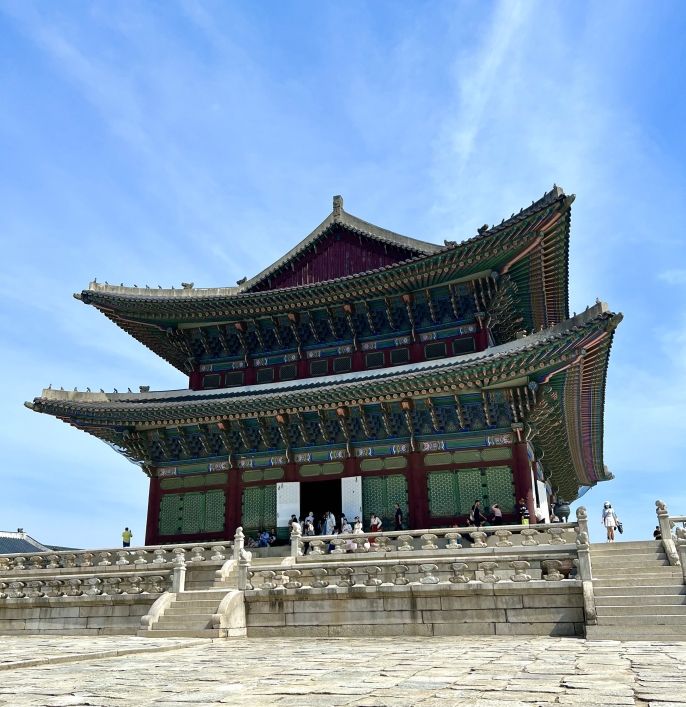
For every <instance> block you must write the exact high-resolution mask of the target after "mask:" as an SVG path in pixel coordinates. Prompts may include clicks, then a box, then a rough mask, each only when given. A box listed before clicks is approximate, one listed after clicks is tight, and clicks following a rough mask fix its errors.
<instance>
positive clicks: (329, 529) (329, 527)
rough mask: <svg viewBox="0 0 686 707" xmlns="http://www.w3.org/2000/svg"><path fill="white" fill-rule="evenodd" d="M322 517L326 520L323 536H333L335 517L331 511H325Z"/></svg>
mask: <svg viewBox="0 0 686 707" xmlns="http://www.w3.org/2000/svg"><path fill="white" fill-rule="evenodd" d="M324 517H325V519H326V521H325V523H324V530H325V531H326V532H325V535H333V531H334V529H335V528H336V516H335V515H334V514H333V513H332V512H331V511H327V512H326V513H325V516H324Z"/></svg>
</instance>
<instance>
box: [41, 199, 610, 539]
mask: <svg viewBox="0 0 686 707" xmlns="http://www.w3.org/2000/svg"><path fill="white" fill-rule="evenodd" d="M573 200H574V197H573V196H572V195H566V194H565V193H564V192H563V190H562V189H560V188H559V187H554V188H553V189H552V190H551V191H550V192H548V193H547V194H545V195H544V196H543V197H542V198H541V199H540V200H538V201H536V202H534V203H532V205H531V206H529V207H527V208H525V209H522V210H521V211H520V212H519V213H518V214H513V215H512V216H511V217H510V218H509V219H506V220H504V221H503V222H502V223H501V224H500V225H498V226H494V227H491V228H489V227H488V226H483V227H482V228H480V229H478V234H477V235H475V236H474V237H472V238H469V239H467V240H465V241H462V242H459V243H458V242H451V241H447V242H445V244H444V245H437V244H434V243H429V242H425V241H421V240H415V239H413V238H408V237H405V236H401V235H398V234H396V233H393V232H391V231H387V230H385V229H383V228H379V227H377V226H374V225H372V224H369V223H367V222H366V221H363V220H361V219H359V218H357V217H355V216H352V215H351V214H349V213H347V212H346V211H345V210H344V209H343V200H342V199H341V198H340V197H338V196H337V197H334V199H333V210H332V212H331V213H330V214H329V216H327V218H326V219H325V220H324V221H323V222H322V223H321V224H320V225H319V226H318V227H317V228H316V229H315V230H314V231H313V232H312V233H311V234H310V235H308V236H307V237H306V238H305V239H304V240H303V241H301V242H300V243H299V244H298V245H296V246H295V247H294V248H293V249H291V250H290V251H289V252H288V253H286V254H285V255H284V256H283V257H282V258H281V259H280V260H278V261H277V262H275V263H273V264H272V265H270V266H269V267H267V268H266V269H265V270H263V271H262V272H261V273H259V274H258V275H256V276H255V277H253V278H252V279H249V280H242V281H240V282H239V283H238V286H237V287H226V288H216V289H199V288H196V287H194V286H193V285H192V284H186V285H184V286H183V288H181V289H170V290H167V289H156V290H153V289H148V288H136V287H117V286H112V285H107V284H104V285H103V284H100V283H97V282H93V283H91V284H90V286H89V287H88V289H86V290H84V291H83V292H81V293H79V294H76V295H75V297H76V298H77V299H79V300H81V301H82V302H83V303H84V304H88V305H91V306H93V307H95V308H96V309H98V310H100V311H101V312H102V313H103V314H104V315H105V316H106V317H108V318H109V319H111V320H112V321H113V322H114V323H115V324H117V325H118V326H119V327H121V328H122V329H123V330H124V331H126V332H128V333H129V334H130V335H131V336H133V337H135V338H136V339H138V340H139V341H140V342H141V343H142V344H143V345H145V346H147V347H148V348H149V349H151V350H152V351H153V352H155V353H156V354H158V355H159V356H161V357H162V358H164V359H165V360H167V361H168V362H169V363H170V364H171V365H173V366H175V367H176V368H178V369H179V370H180V371H182V372H183V373H185V374H187V375H188V378H189V387H188V389H184V390H168V391H150V390H148V389H147V388H146V387H141V389H140V392H138V393H131V392H128V393H118V392H114V393H92V392H77V391H74V392H67V391H62V390H54V389H47V390H44V391H43V393H42V395H41V396H40V397H38V398H35V399H34V400H33V402H31V403H27V406H28V407H30V408H31V409H33V410H35V411H37V412H43V413H47V414H50V415H53V416H55V417H57V418H59V419H61V420H63V421H65V422H68V423H69V424H70V425H72V426H73V427H76V428H78V429H81V430H84V431H86V432H88V433H90V434H92V435H95V436H96V437H99V438H100V439H102V440H103V441H104V442H106V443H107V444H109V445H111V446H112V447H114V448H115V449H116V450H117V451H118V452H120V453H121V454H123V455H124V456H126V457H127V458H128V459H130V460H131V461H134V462H135V463H137V464H139V465H140V467H141V469H142V470H143V472H144V473H145V474H146V475H147V476H148V477H149V479H150V493H149V503H148V518H147V530H146V543H147V544H158V543H165V542H195V541H201V540H213V539H225V538H230V537H232V536H233V534H234V531H235V529H236V527H237V526H239V525H241V526H243V528H244V529H245V531H246V532H247V533H254V532H256V531H258V530H259V529H261V528H267V529H270V528H278V532H279V533H280V534H281V536H282V537H283V536H284V535H285V533H286V531H287V524H288V520H289V518H290V516H291V514H295V515H297V516H298V517H302V516H304V515H305V514H307V513H308V512H309V511H314V512H315V513H316V514H321V513H323V512H324V511H327V510H331V511H332V512H334V513H335V514H336V515H337V516H338V514H340V513H341V512H344V513H345V514H346V515H347V517H348V518H354V516H356V515H360V516H363V517H364V519H365V528H367V527H368V524H369V516H370V514H371V513H377V514H379V515H380V516H382V518H383V520H384V528H385V529H392V527H393V514H394V509H395V504H396V503H398V504H400V507H401V509H402V511H403V514H404V521H405V527H410V528H428V527H436V526H446V525H452V524H454V523H456V522H458V523H461V524H465V523H466V521H467V518H468V514H469V510H470V507H471V506H472V504H473V503H474V501H475V499H477V498H478V499H481V501H482V503H483V505H484V506H485V507H489V506H490V505H492V504H494V503H499V504H500V506H501V508H502V510H503V513H504V516H505V519H506V520H514V519H515V518H516V516H515V504H516V501H517V499H519V498H524V499H525V501H526V504H527V506H528V508H529V513H530V514H531V517H532V518H533V517H535V514H536V513H537V512H539V513H543V515H544V516H547V515H548V509H549V506H550V502H551V499H552V498H553V496H554V495H557V496H558V497H559V498H564V499H565V500H566V501H572V500H574V499H576V498H578V497H579V495H581V494H582V493H583V492H584V491H585V490H586V488H588V487H590V486H593V485H594V484H596V483H597V482H598V481H604V480H607V479H609V478H611V474H610V473H609V472H608V470H607V468H606V467H605V465H604V463H603V408H604V397H605V378H606V370H607V364H608V358H609V353H610V347H611V344H612V338H613V333H614V330H615V328H616V326H617V325H618V323H619V322H620V321H621V314H614V313H612V312H610V311H609V310H608V308H607V306H606V305H605V304H603V303H601V302H597V303H596V304H595V305H593V306H591V307H589V308H587V309H586V310H585V311H584V312H582V313H581V314H575V315H573V316H571V317H570V315H569V310H568V252H569V232H570V209H571V204H572V202H573Z"/></svg>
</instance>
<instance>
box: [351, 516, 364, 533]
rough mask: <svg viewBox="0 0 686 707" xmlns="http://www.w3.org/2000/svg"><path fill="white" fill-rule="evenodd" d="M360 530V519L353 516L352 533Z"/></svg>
mask: <svg viewBox="0 0 686 707" xmlns="http://www.w3.org/2000/svg"><path fill="white" fill-rule="evenodd" d="M361 532H363V531H362V521H361V520H360V516H355V522H354V523H353V533H355V534H357V533H361Z"/></svg>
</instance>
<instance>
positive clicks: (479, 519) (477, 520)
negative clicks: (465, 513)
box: [469, 498, 486, 528]
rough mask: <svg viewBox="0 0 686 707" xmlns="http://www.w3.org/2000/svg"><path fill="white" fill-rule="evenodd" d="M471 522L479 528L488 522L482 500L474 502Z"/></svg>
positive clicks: (470, 515)
mask: <svg viewBox="0 0 686 707" xmlns="http://www.w3.org/2000/svg"><path fill="white" fill-rule="evenodd" d="M469 520H470V522H471V523H472V524H473V525H474V526H475V527H477V528H480V527H481V526H482V525H483V524H484V523H485V522H486V516H485V515H484V512H483V509H482V508H481V500H480V499H478V498H477V499H476V501H474V505H473V506H472V510H471V511H470V512H469Z"/></svg>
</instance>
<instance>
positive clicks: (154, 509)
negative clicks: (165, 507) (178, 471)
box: [145, 470, 160, 545]
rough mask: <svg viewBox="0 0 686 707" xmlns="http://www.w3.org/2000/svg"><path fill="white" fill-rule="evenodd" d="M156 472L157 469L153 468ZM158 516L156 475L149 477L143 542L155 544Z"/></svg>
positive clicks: (158, 481) (158, 490) (158, 484)
mask: <svg viewBox="0 0 686 707" xmlns="http://www.w3.org/2000/svg"><path fill="white" fill-rule="evenodd" d="M154 473H155V474H157V470H154ZM159 517H160V480H159V479H158V478H157V476H153V477H152V478H151V479H150V487H149V489H148V519H147V522H146V525H145V544H146V545H157V541H158V537H157V529H158V524H159Z"/></svg>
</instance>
